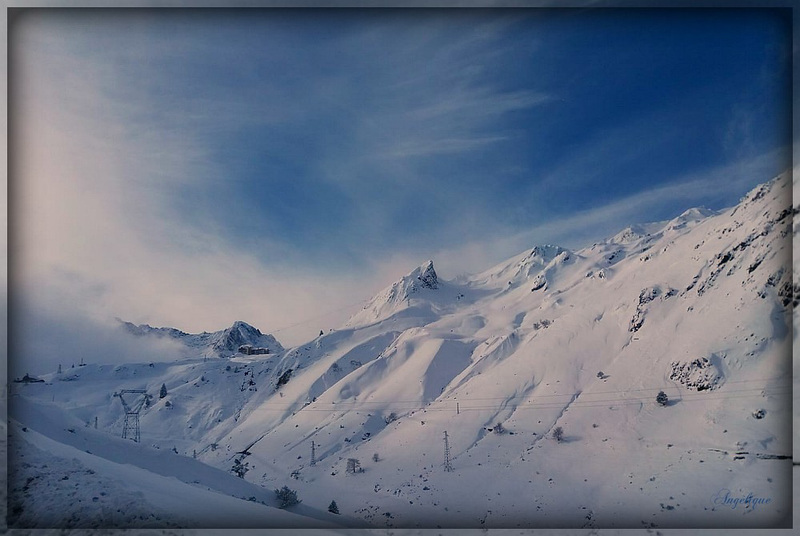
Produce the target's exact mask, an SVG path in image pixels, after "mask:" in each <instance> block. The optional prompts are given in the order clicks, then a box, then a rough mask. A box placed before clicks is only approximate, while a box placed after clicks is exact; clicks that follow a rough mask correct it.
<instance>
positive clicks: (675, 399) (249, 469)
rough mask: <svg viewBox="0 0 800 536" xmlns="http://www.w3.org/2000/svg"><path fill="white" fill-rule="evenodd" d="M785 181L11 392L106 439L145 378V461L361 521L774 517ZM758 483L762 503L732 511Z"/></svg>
mask: <svg viewBox="0 0 800 536" xmlns="http://www.w3.org/2000/svg"><path fill="white" fill-rule="evenodd" d="M790 189H791V183H790V182H789V178H788V175H787V176H781V177H779V178H777V179H775V180H773V181H770V182H769V183H766V184H764V185H762V186H759V187H758V188H756V189H754V190H753V191H752V192H750V193H749V194H748V195H747V196H746V197H745V198H743V199H742V201H741V203H740V204H739V205H737V206H736V207H732V208H731V209H728V210H723V211H719V212H711V211H708V210H706V209H690V210H688V211H686V212H684V213H683V214H681V215H680V216H678V217H676V218H675V219H673V220H670V221H666V222H658V223H652V224H643V225H633V226H631V227H629V228H627V229H625V230H623V231H621V232H620V233H618V234H617V235H615V236H614V237H611V238H609V239H608V240H605V241H602V242H599V243H597V244H594V245H592V246H590V247H587V248H584V249H582V250H578V251H568V250H566V249H564V248H560V247H558V246H536V247H533V248H531V249H530V250H528V251H526V252H523V253H521V254H520V255H518V256H516V257H514V258H512V259H509V260H508V261H506V262H503V263H500V264H498V265H497V266H495V267H492V268H490V269H488V270H486V271H485V272H483V273H481V274H477V275H475V276H472V277H467V278H460V279H459V280H457V281H447V280H444V279H442V278H441V277H440V276H439V274H437V273H436V271H435V269H434V266H433V263H432V262H430V261H429V262H426V263H425V264H423V265H421V266H420V267H418V268H416V269H414V270H413V271H412V272H411V273H409V275H408V276H405V277H403V278H401V279H400V280H399V281H397V282H395V283H394V284H392V285H390V286H388V287H387V288H386V289H385V290H384V291H382V292H380V293H378V294H377V295H376V296H375V298H373V299H372V300H371V301H370V302H369V303H368V304H367V305H366V306H365V307H364V309H363V310H362V311H359V312H358V313H357V314H356V315H354V316H353V317H352V318H351V319H350V320H349V321H348V322H347V323H346V324H345V325H344V326H343V327H342V328H341V329H339V330H336V331H333V332H330V333H328V334H324V335H322V336H320V337H318V338H317V339H315V340H314V341H310V342H309V343H307V344H304V345H301V346H298V347H296V348H292V349H288V350H282V349H281V350H277V349H276V351H275V352H271V353H270V354H269V355H260V356H241V355H239V356H236V357H234V358H233V359H230V360H206V359H202V356H203V354H202V353H198V354H197V355H196V357H195V358H194V359H189V360H182V361H178V362H175V363H156V364H152V365H150V364H141V365H126V366H118V367H114V366H110V365H106V366H101V365H90V366H87V367H80V368H79V369H70V371H69V372H68V373H66V374H61V375H59V374H55V373H54V374H51V375H48V376H46V377H44V379H45V380H46V382H45V383H44V384H31V385H15V389H16V393H17V394H19V395H20V396H22V397H24V398H25V399H29V400H33V401H36V404H39V405H40V406H39V407H41V405H42V404H46V403H50V404H53V403H57V404H59V406H60V407H63V408H64V409H65V410H66V411H67V412H68V413H69V414H70V415H72V416H74V417H75V418H77V419H79V422H82V423H84V427H85V426H86V424H87V423H88V424H89V428H90V429H91V428H93V423H94V418H95V417H97V420H98V423H99V428H98V429H99V430H100V431H99V432H97V433H102V434H105V435H109V434H115V435H119V434H120V431H121V428H122V419H123V416H122V412H121V408H120V406H119V402H118V401H117V400H115V399H114V398H113V396H112V395H113V393H114V392H116V391H118V390H119V389H123V388H124V389H132V388H145V389H147V390H148V392H149V393H152V394H154V395H156V398H154V399H153V403H152V404H151V405H150V406H149V407H147V408H145V409H144V410H143V411H142V416H141V425H142V446H143V448H147V449H150V450H161V451H163V450H164V449H167V450H169V449H172V448H173V447H174V448H175V450H177V451H178V452H179V453H181V454H182V455H185V456H188V457H192V456H194V455H196V456H197V460H199V461H201V462H204V463H206V464H208V465H210V466H213V467H216V468H217V469H221V470H223V471H226V472H228V473H234V472H238V473H239V474H241V475H242V476H243V477H244V480H246V481H247V482H249V483H252V484H255V485H259V486H263V487H264V488H266V489H267V490H271V489H273V488H275V487H280V486H282V485H289V486H290V487H292V488H293V489H296V490H297V491H298V494H299V496H300V498H301V499H303V505H307V506H308V507H313V508H316V509H318V510H322V511H323V512H324V511H325V509H326V507H327V505H328V504H329V503H330V501H331V500H336V502H337V503H338V505H339V508H340V511H341V512H342V514H345V515H348V516H352V517H353V518H355V519H359V520H362V521H364V522H366V523H368V524H370V525H373V526H394V527H416V526H428V527H436V526H437V525H439V526H450V527H456V526H458V527H473V528H481V527H508V528H513V527H517V526H539V527H556V526H570V527H586V528H592V527H617V528H634V527H635V528H641V527H776V526H781V523H784V522H785V521H786V520H789V519H790V518H789V517H787V516H789V515H790V512H791V472H790V469H791V461H790V460H789V459H788V458H789V457H790V456H791V454H792V443H791V413H790V411H791V405H790V404H791V401H790V400H791V360H790V359H789V355H790V351H791V347H792V342H793V341H792V336H791V324H790V316H791V310H792V301H793V298H794V291H793V287H792V269H791V266H792V265H791V243H790V236H789V234H790V233H791V232H792V228H791V223H792V208H791V195H790V191H789V190H790ZM162 383H164V384H165V386H166V388H167V390H168V395H167V397H165V398H164V399H159V398H157V393H158V389H159V387H160V385H161V384H162ZM659 391H664V392H665V393H666V395H667V396H668V398H669V402H668V404H667V405H666V406H662V405H660V404H657V403H656V400H655V399H656V394H657V393H659ZM168 402H169V405H168V404H167V403H168ZM20 407H21V406H20ZM11 411H12V416H13V415H14V414H15V409H14V404H12V408H11ZM33 421H35V419H34V420H33ZM498 423H501V424H502V426H501V427H498V426H497V424H498ZM29 425H30V427H31V428H32V429H36V423H35V422H30V423H29ZM558 427H560V428H562V429H563V432H564V433H563V436H564V437H563V440H562V441H556V440H554V439H552V434H553V431H554V430H555V429H556V428H558ZM445 431H447V437H448V446H449V449H450V456H451V463H452V467H453V471H452V472H446V471H444V468H443V458H444V447H445V446H444V432H445ZM500 431H502V433H498V432H500ZM62 439H63V438H62ZM312 442H313V451H312ZM312 452H313V456H314V460H313V462H314V463H313V464H312V459H311V458H312ZM374 455H377V459H373V457H374ZM349 458H357V459H358V460H359V462H360V465H361V467H362V468H363V469H364V471H363V472H359V473H357V474H347V471H346V468H347V460H348V459H349ZM192 461H193V460H192ZM726 490H727V491H726ZM748 493H751V494H752V496H754V497H760V498H764V499H765V500H766V499H769V502H768V503H764V504H759V505H758V506H757V507H752V506H749V507H743V506H741V505H738V506H736V505H735V506H734V507H731V506H730V503H726V499H725V497H728V499H730V498H731V497H743V496H747V494H748ZM787 522H788V521H787Z"/></svg>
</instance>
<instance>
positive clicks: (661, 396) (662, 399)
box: [656, 391, 669, 406]
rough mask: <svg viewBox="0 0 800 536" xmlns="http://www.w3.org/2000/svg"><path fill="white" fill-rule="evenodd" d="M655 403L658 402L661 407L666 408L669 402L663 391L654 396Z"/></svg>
mask: <svg viewBox="0 0 800 536" xmlns="http://www.w3.org/2000/svg"><path fill="white" fill-rule="evenodd" d="M656 402H658V403H659V404H660V405H662V406H666V405H667V403H668V402H669V397H667V393H665V392H664V391H659V392H658V395H656Z"/></svg>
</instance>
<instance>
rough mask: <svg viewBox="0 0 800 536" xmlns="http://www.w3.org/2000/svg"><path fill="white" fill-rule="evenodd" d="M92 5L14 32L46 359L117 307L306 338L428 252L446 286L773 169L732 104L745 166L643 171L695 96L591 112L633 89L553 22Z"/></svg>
mask: <svg viewBox="0 0 800 536" xmlns="http://www.w3.org/2000/svg"><path fill="white" fill-rule="evenodd" d="M88 16H89V17H90V19H89V20H88V21H87V20H84V19H82V18H81V17H80V16H78V15H76V14H71V15H70V16H69V17H63V16H58V15H52V14H47V13H45V14H43V15H42V17H41V18H37V17H32V18H31V19H30V21H28V23H27V24H28V25H27V26H24V25H23V27H22V28H21V29H19V30H18V31H17V33H16V34H15V36H16V38H17V41H15V43H16V44H15V47H13V50H14V51H16V52H15V53H16V54H17V55H16V56H15V58H14V60H15V65H17V66H18V67H17V70H16V71H15V72H16V73H17V74H18V76H17V77H16V78H15V80H14V81H13V83H14V84H15V87H16V88H17V91H16V92H15V93H14V95H15V96H16V97H15V98H16V100H15V105H18V106H15V121H14V125H15V127H14V128H15V129H17V130H16V131H15V134H16V135H17V137H16V139H17V141H16V142H15V147H16V149H17V152H16V153H15V168H14V169H15V173H14V177H13V181H14V184H15V188H14V195H15V196H16V197H15V199H14V201H15V203H14V207H15V210H14V211H13V214H14V217H13V223H14V224H15V227H16V232H17V233H16V234H17V236H16V238H17V239H16V240H15V241H14V250H13V251H12V253H13V255H14V261H13V263H14V266H16V268H17V269H16V270H15V271H14V278H15V283H18V284H19V285H20V288H21V289H22V291H21V293H20V294H21V296H22V298H23V300H22V301H23V302H24V303H23V306H22V307H20V310H22V311H24V312H25V314H24V315H23V316H24V319H25V321H24V322H21V323H19V325H20V326H22V328H23V329H24V330H27V331H26V333H27V334H28V335H31V334H33V333H34V331H38V330H40V329H41V327H42V326H46V325H48V324H53V323H57V322H59V320H58V319H59V318H61V319H67V318H69V319H70V321H69V323H68V325H70V326H73V328H71V329H64V330H60V331H59V335H58V336H57V337H56V336H55V335H53V336H51V337H39V338H38V339H37V340H38V341H40V342H36V343H34V344H38V345H40V350H41V352H40V353H42V354H45V353H48V352H49V350H48V349H51V348H54V347H56V346H57V344H58V343H59V337H74V341H73V343H74V344H71V345H68V346H69V347H71V348H74V350H73V351H74V352H80V351H84V350H80V349H85V348H87V347H89V346H91V345H88V344H86V339H85V338H86V337H90V336H89V335H87V334H88V333H99V332H100V331H102V330H105V329H107V328H108V327H109V326H113V325H114V324H113V322H111V321H109V319H113V318H114V317H121V318H124V319H126V320H131V321H134V322H149V323H151V324H154V325H172V326H175V327H178V328H180V329H184V330H187V331H202V330H213V329H221V328H223V327H226V326H229V325H230V324H231V323H232V322H233V321H234V320H237V319H241V320H245V321H248V322H251V323H253V324H254V325H256V326H258V327H259V328H261V329H262V330H264V331H268V332H275V331H276V330H277V333H276V335H277V336H278V338H279V339H280V340H281V341H282V342H283V343H284V344H296V343H301V342H304V341H305V340H308V339H310V338H311V337H313V336H314V335H316V333H318V330H319V329H326V328H331V327H336V326H337V325H338V324H341V323H342V322H343V321H344V320H345V319H346V317H347V316H348V315H349V314H350V313H351V312H353V311H354V310H357V308H358V303H359V302H361V301H363V300H366V299H368V298H369V297H370V296H371V295H372V294H373V293H374V292H376V291H377V290H379V289H380V288H382V287H383V286H385V285H386V284H389V283H390V282H391V281H392V280H393V279H395V278H397V277H399V276H401V275H403V274H405V273H407V272H409V271H410V270H411V269H413V268H414V267H415V266H417V265H418V264H420V263H421V262H423V261H424V260H426V259H427V258H431V257H432V258H434V260H435V262H436V264H437V269H440V271H441V272H442V275H443V276H444V277H445V278H447V277H449V276H455V275H457V274H459V273H463V272H477V271H480V270H482V269H485V268H486V267H487V266H489V265H491V264H494V263H496V262H498V261H500V260H502V259H503V258H506V257H509V256H511V255H514V254H516V253H518V252H519V251H521V250H523V249H526V248H528V247H530V246H532V245H533V244H535V243H541V242H560V243H562V244H564V245H567V246H579V245H582V242H583V241H586V240H591V239H597V238H602V236H596V235H597V233H599V232H600V231H601V230H608V231H609V232H616V230H618V229H619V228H621V227H623V226H625V225H627V224H630V223H634V222H637V221H643V220H646V219H647V217H648V216H649V215H651V214H654V213H659V210H660V211H661V212H662V213H665V215H669V216H674V215H677V213H679V212H680V211H682V210H683V209H685V208H688V207H689V206H692V205H695V204H698V203H697V202H698V201H701V202H702V201H704V200H706V201H708V203H709V204H712V205H713V204H714V203H717V204H719V203H723V204H724V203H728V202H729V201H730V199H729V197H725V196H716V195H714V193H713V192H714V191H715V190H714V189H720V188H723V186H724V187H728V188H729V189H731V190H733V189H738V190H746V189H747V188H748V187H749V186H751V185H752V184H755V183H756V182H760V181H763V180H766V179H768V178H770V176H771V175H772V174H774V173H776V172H779V171H780V169H776V168H777V167H778V166H777V165H776V162H778V161H779V160H780V159H781V157H780V155H778V156H776V152H775V151H774V150H773V151H770V150H769V149H770V148H764V147H761V146H758V145H757V144H754V142H753V140H757V139H758V138H757V137H755V136H753V135H752V133H753V132H754V131H757V130H758V129H759V128H760V127H761V125H760V124H758V123H753V122H752V121H742V120H739V121H738V126H737V127H736V128H737V129H738V130H737V131H736V132H734V134H735V135H733V134H729V135H728V136H727V137H724V136H722V137H724V143H725V144H726V150H729V151H731V152H732V154H736V155H737V156H740V158H738V163H737V164H731V165H732V166H733V167H730V166H729V167H727V168H726V163H725V162H722V161H720V160H719V159H717V160H709V161H708V162H706V163H705V164H704V166H703V167H701V168H698V167H697V165H696V162H694V161H693V166H694V167H684V168H681V166H680V165H678V164H675V165H674V167H669V168H667V169H664V170H661V172H660V175H659V180H660V181H661V182H658V183H655V184H653V185H652V186H648V185H647V184H644V185H643V181H642V179H641V178H639V179H637V178H636V177H635V176H634V174H633V173H631V170H633V169H636V167H637V166H638V165H639V164H640V163H641V162H643V161H646V160H647V159H648V158H650V156H651V155H653V154H658V155H659V157H660V158H662V159H663V160H664V161H668V160H669V158H666V156H665V155H667V156H668V155H669V149H670V148H673V147H675V145H674V144H675V141H674V140H675V138H676V132H677V133H678V134H680V132H679V131H680V129H675V128H672V129H669V128H663V129H653V128H651V127H652V125H654V124H655V125H658V124H666V123H667V118H669V117H671V116H673V115H674V116H675V117H676V120H677V119H680V121H683V122H682V123H680V124H681V125H683V124H686V125H691V121H692V119H691V117H692V114H684V115H680V113H681V106H680V103H681V102H686V101H687V100H690V99H691V97H692V92H691V91H689V90H687V91H684V92H683V93H682V94H681V99H683V100H682V101H670V102H665V106H664V107H663V108H656V109H654V110H653V111H652V112H650V113H648V114H645V115H642V114H641V113H639V115H636V114H633V113H631V112H629V111H627V110H626V109H625V108H620V109H619V111H618V113H616V114H611V115H613V116H614V120H613V121H611V122H610V123H609V124H606V123H592V122H591V120H590V119H587V117H589V118H592V117H595V116H597V115H598V112H597V105H598V104H599V105H607V104H608V103H614V105H615V106H619V103H620V102H623V103H624V99H621V98H620V97H619V95H618V94H617V91H616V88H615V87H614V86H613V82H614V81H613V80H603V79H596V76H597V74H596V73H598V72H602V69H600V70H599V71H598V70H597V65H596V63H597V62H585V61H584V60H582V59H581V57H579V56H575V57H574V58H573V57H572V56H570V54H574V50H573V49H575V50H578V51H579V52H580V51H581V50H583V49H581V47H582V46H584V44H583V43H582V41H581V39H582V37H581V36H580V35H577V34H575V35H567V36H562V37H560V38H559V39H556V40H555V41H552V40H551V41H548V39H549V38H548V37H547V36H546V35H544V33H542V32H540V31H539V30H542V29H543V28H544V27H543V26H541V25H537V24H539V22H540V21H539V18H538V17H525V16H519V14H518V13H515V12H512V15H511V16H509V12H502V13H501V14H498V15H497V16H483V17H478V18H476V17H475V16H470V15H469V14H466V15H465V14H464V13H460V14H459V15H458V16H456V17H452V16H450V17H445V16H443V15H442V14H439V15H438V16H433V15H430V16H426V17H417V18H415V16H414V14H413V13H411V14H404V15H403V16H396V17H394V18H392V17H384V16H382V15H381V14H380V13H374V12H370V13H364V12H358V13H355V14H346V13H339V12H337V13H336V14H329V15H326V16H329V17H337V22H338V23H339V24H338V25H335V26H332V25H330V24H329V22H330V21H328V20H327V19H326V16H323V15H320V14H319V13H311V14H306V15H304V16H302V17H301V16H299V15H298V14H297V13H296V12H278V13H277V14H270V13H269V12H268V13H267V15H265V14H260V15H258V16H256V17H252V18H251V19H245V18H242V17H241V15H239V14H223V15H222V16H221V18H218V19H217V20H216V21H209V20H206V19H204V18H203V17H202V16H199V15H196V14H193V15H191V16H181V15H179V14H176V13H174V12H172V13H168V14H166V15H158V14H156V13H154V12H141V13H136V14H135V15H134V14H130V15H128V16H127V17H126V16H120V15H117V16H112V15H103V14H99V15H98V14H96V13H90V14H89V15H88ZM537 21H538V22H537ZM561 24H562V27H563V25H564V22H563V21H562V22H561ZM545 33H546V32H545ZM573 42H574V43H578V44H577V45H574V44H570V43H573ZM565 43H566V44H567V45H565ZM548 47H549V48H548ZM570 47H572V48H570ZM573 59H574V61H571V62H567V61H566V60H573ZM634 59H635V58H634ZM562 69H566V70H568V75H569V76H565V77H564V78H565V79H568V80H569V81H570V84H578V83H584V82H585V85H586V86H587V87H588V86H589V85H591V84H596V85H597V89H592V90H589V89H586V87H584V86H581V88H582V89H581V90H580V91H578V90H577V89H576V88H575V87H571V86H570V84H565V83H564V82H563V81H562V77H561V75H560V73H561V70H562ZM586 73H595V74H593V75H592V77H588V76H586ZM22 88H24V91H23V90H22ZM658 96H659V98H665V97H664V94H663V92H662V93H659V94H658ZM668 96H669V95H668ZM645 97H647V95H645ZM593 99H596V100H593ZM651 101H652V103H653V105H654V106H655V105H656V104H659V102H660V101H659V100H658V99H656V98H653V99H651ZM676 102H678V104H676ZM746 104H747V101H746V100H741V101H740V106H746ZM691 111H692V112H694V110H691ZM767 112H770V109H769V107H767ZM604 113H605V112H603V110H601V111H600V116H603V117H605V116H607V115H609V114H608V113H605V115H603V114H604ZM598 121H599V120H598ZM731 128H733V127H731ZM711 134H713V132H711V131H709V135H711ZM722 134H723V135H724V134H725V133H724V132H723V133H722ZM742 139H744V140H747V143H748V144H747V147H746V148H745V149H746V150H737V149H741V148H742V147H743V145H742V144H741V143H739V142H738V141H737V140H742ZM661 146H663V147H664V148H665V149H663V151H662V152H659V151H661ZM682 150H685V149H682ZM742 154H743V155H744V156H741V155H742ZM759 155H762V156H759ZM674 160H676V161H680V160H681V159H674ZM734 168H735V169H734ZM621 170H622V171H625V173H619V172H620V171H621ZM731 170H734V171H736V173H733V175H731V173H730V172H731ZM723 172H724V173H723ZM725 173H728V174H727V175H725ZM615 174H616V175H615ZM667 175H674V177H673V178H672V180H671V181H664V180H662V179H663V177H664V176H667ZM734 175H735V177H736V179H735V180H733V181H731V180H729V178H730V177H731V176H734ZM618 177H621V182H619V184H614V182H613V181H615V180H618V179H617V178H618ZM682 177H683V178H682ZM645 182H646V181H645ZM609 185H614V186H616V188H607V187H608V186H609ZM600 189H606V190H607V191H606V192H604V193H603V195H597V196H594V197H593V196H592V194H591V192H592V191H600ZM723 189H724V188H723ZM741 193H743V191H742V192H741ZM677 207H680V210H677ZM673 208H675V209H676V210H677V212H676V213H675V214H667V213H668V212H669V210H671V209H673ZM45 289H46V290H45ZM76 304H80V306H77V305H76ZM320 311H322V312H325V311H331V313H330V314H322V313H320ZM65 325H67V323H66V320H65ZM80 326H84V328H80ZM281 328H286V329H281ZM70 334H72V335H70ZM34 338H35V339H36V337H34ZM90 338H92V339H96V340H102V341H107V342H105V343H103V344H104V345H106V346H108V345H111V344H112V341H113V344H115V345H118V344H120V342H119V341H118V340H117V339H115V338H114V337H110V338H108V337H100V336H91V337H90ZM151 350H152V349H151ZM158 350H159V351H163V353H164V355H169V352H168V351H167V350H166V349H158ZM152 352H155V350H152ZM152 352H151V353H152ZM33 353H34V354H35V353H36V352H33ZM102 353H103V352H101V351H98V352H97V355H98V358H99V357H100V355H101V354H102ZM156 353H157V352H156ZM51 364H52V363H51Z"/></svg>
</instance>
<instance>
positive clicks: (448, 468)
mask: <svg viewBox="0 0 800 536" xmlns="http://www.w3.org/2000/svg"><path fill="white" fill-rule="evenodd" d="M444 470H445V471H447V472H448V473H449V472H451V471H452V470H453V464H452V463H450V443H449V442H448V441H447V430H445V431H444Z"/></svg>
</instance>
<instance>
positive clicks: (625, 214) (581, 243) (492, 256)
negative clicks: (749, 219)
mask: <svg viewBox="0 0 800 536" xmlns="http://www.w3.org/2000/svg"><path fill="white" fill-rule="evenodd" d="M784 164H786V165H788V164H789V162H788V159H787V150H778V151H771V152H769V153H766V154H762V155H759V156H757V157H754V158H750V159H747V160H741V161H738V162H735V163H733V164H727V165H724V166H720V167H718V168H715V169H709V170H706V171H705V172H703V173H694V174H691V175H688V176H685V177H680V178H677V179H676V181H675V182H674V183H670V184H667V185H663V186H659V187H656V188H648V189H645V190H643V191H641V192H638V193H635V194H633V195H629V196H626V197H623V198H619V199H615V200H614V201H612V202H608V203H603V204H601V205H599V206H594V207H592V208H589V209H587V210H583V211H580V212H577V213H572V214H569V215H566V216H561V217H556V218H552V219H548V220H547V221H546V222H545V223H541V224H539V225H535V226H532V227H530V228H528V229H525V230H524V231H518V230H514V229H507V230H506V232H501V233H498V235H497V236H496V237H494V238H492V239H491V240H478V241H465V242H464V243H463V244H460V245H458V246H456V247H454V248H448V249H444V250H442V251H439V252H437V253H436V254H435V255H436V257H437V258H440V259H442V262H437V267H439V268H440V271H441V273H442V274H443V275H445V277H448V276H449V277H454V276H456V275H458V274H462V273H476V272H478V271H481V270H483V269H485V268H487V267H489V266H491V265H493V264H495V263H497V262H500V261H502V260H504V259H506V258H509V257H511V256H512V255H515V254H517V253H520V252H522V251H524V250H526V249H528V248H530V247H532V246H534V245H539V244H556V245H560V246H564V247H568V248H572V249H578V248H581V247H585V246H588V245H590V244H591V243H592V242H593V241H596V240H601V239H604V238H607V237H609V236H613V235H614V234H616V233H617V232H618V231H620V230H622V229H623V228H625V227H627V226H628V225H631V224H636V223H647V222H651V221H653V214H663V217H664V218H665V219H669V218H673V217H676V216H678V215H679V214H680V213H681V212H683V211H684V210H687V209H689V208H693V207H696V206H703V205H704V204H709V205H711V206H716V207H717V208H720V207H719V200H720V198H721V197H723V195H725V196H727V195H728V194H729V192H739V194H740V195H741V196H743V195H744V194H746V193H747V191H748V190H749V189H750V188H751V187H752V186H753V185H754V181H755V182H759V181H760V182H766V181H768V180H770V179H772V178H773V177H775V176H777V175H778V174H780V173H782V172H785V171H788V170H789V168H788V167H782V166H783V165H784ZM664 207H675V208H674V210H673V212H671V213H666V214H665V213H664Z"/></svg>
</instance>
